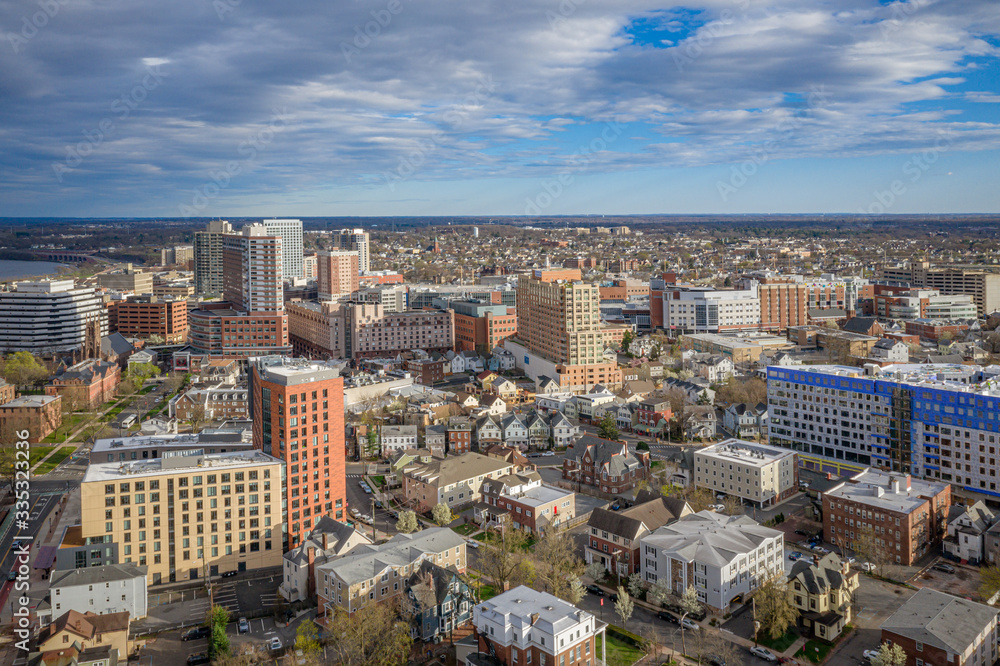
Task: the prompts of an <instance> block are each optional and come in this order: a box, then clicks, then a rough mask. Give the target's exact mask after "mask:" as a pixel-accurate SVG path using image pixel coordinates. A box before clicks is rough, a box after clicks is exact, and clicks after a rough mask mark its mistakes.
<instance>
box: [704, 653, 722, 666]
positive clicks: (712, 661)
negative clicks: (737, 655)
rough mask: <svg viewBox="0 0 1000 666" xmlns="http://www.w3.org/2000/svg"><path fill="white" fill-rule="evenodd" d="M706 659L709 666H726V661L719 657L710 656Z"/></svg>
mask: <svg viewBox="0 0 1000 666" xmlns="http://www.w3.org/2000/svg"><path fill="white" fill-rule="evenodd" d="M705 659H706V660H707V661H708V665H709V666H726V660H725V659H723V658H722V657H720V656H718V655H715V654H710V655H709V656H707V657H705Z"/></svg>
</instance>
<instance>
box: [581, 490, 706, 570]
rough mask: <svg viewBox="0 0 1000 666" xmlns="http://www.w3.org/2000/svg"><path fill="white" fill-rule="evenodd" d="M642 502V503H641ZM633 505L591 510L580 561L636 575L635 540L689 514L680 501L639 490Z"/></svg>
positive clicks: (636, 555)
mask: <svg viewBox="0 0 1000 666" xmlns="http://www.w3.org/2000/svg"><path fill="white" fill-rule="evenodd" d="M643 499H645V500H646V501H642V500H643ZM636 500H637V502H638V503H637V504H636V505H635V506H632V507H630V508H628V509H623V510H621V511H612V510H610V509H594V510H593V511H592V512H591V514H590V519H589V520H588V521H587V544H586V546H585V548H584V559H585V560H586V561H587V564H591V563H593V562H597V563H598V564H602V565H604V568H605V569H607V570H608V571H609V572H611V573H616V574H618V575H619V576H628V575H630V574H633V573H639V563H640V558H639V539H640V538H641V537H643V536H645V535H647V534H649V533H651V532H654V531H656V530H657V529H658V528H660V527H663V526H664V525H669V524H670V523H672V522H674V521H675V520H677V519H678V518H682V517H684V516H686V515H688V514H690V513H693V511H692V509H691V507H690V506H688V504H687V502H685V501H684V500H682V499H675V498H668V497H663V496H662V495H660V494H659V493H651V492H650V493H649V494H648V495H647V494H646V491H640V494H639V496H637V498H636Z"/></svg>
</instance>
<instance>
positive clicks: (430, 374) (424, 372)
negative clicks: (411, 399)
mask: <svg viewBox="0 0 1000 666" xmlns="http://www.w3.org/2000/svg"><path fill="white" fill-rule="evenodd" d="M406 370H407V371H408V372H411V373H413V380H414V381H415V382H416V383H418V384H423V385H424V386H434V384H436V383H438V382H443V381H444V359H443V358H439V359H431V358H414V359H410V360H409V361H407V362H406Z"/></svg>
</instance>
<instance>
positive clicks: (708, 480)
mask: <svg viewBox="0 0 1000 666" xmlns="http://www.w3.org/2000/svg"><path fill="white" fill-rule="evenodd" d="M694 485H695V487H696V488H708V489H709V490H711V491H712V492H713V493H724V494H726V495H729V496H731V497H739V498H740V499H742V500H746V501H747V502H750V503H752V504H754V505H756V506H759V507H762V508H763V507H766V506H770V505H772V504H777V503H778V502H780V501H782V500H784V499H786V498H788V497H791V496H792V495H794V494H795V493H797V492H798V490H799V465H798V458H797V456H796V455H795V452H794V451H789V450H788V449H782V448H779V447H776V446H765V445H763V444H755V443H753V442H745V441H743V440H740V439H727V440H725V441H723V442H720V443H718V444H712V445H711V446H706V447H705V448H703V449H697V450H695V452H694Z"/></svg>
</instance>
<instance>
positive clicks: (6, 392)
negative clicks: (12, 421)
mask: <svg viewBox="0 0 1000 666" xmlns="http://www.w3.org/2000/svg"><path fill="white" fill-rule="evenodd" d="M16 395H17V391H16V390H15V389H14V385H13V384H8V383H7V382H6V381H5V380H3V379H0V405H5V404H7V403H8V402H10V401H11V400H13V399H14V398H15V396H16Z"/></svg>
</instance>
